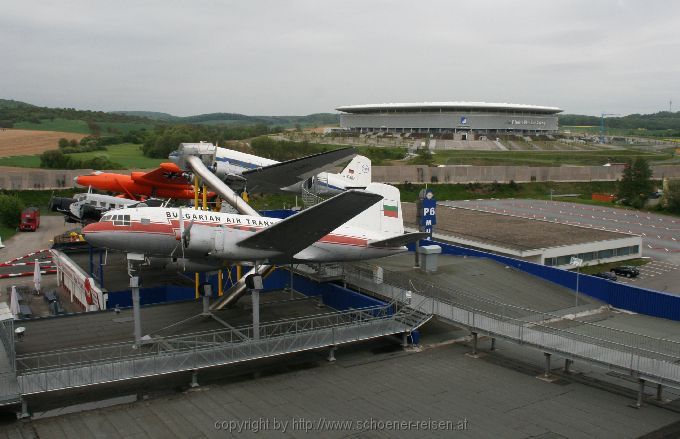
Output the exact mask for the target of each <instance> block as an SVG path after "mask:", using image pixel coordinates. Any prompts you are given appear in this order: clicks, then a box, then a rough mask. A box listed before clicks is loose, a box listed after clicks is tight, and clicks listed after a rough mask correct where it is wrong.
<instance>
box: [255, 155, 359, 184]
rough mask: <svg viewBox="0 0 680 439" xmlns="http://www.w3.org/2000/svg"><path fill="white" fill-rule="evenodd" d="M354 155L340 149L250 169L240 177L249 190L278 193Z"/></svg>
mask: <svg viewBox="0 0 680 439" xmlns="http://www.w3.org/2000/svg"><path fill="white" fill-rule="evenodd" d="M356 153H357V152H356V150H355V149H354V148H341V149H336V150H333V151H327V152H322V153H319V154H313V155H309V156H306V157H302V158H299V159H293V160H288V161H286V162H281V163H276V164H274V165H269V166H263V167H260V168H255V169H250V170H247V171H244V172H243V174H242V175H243V176H244V177H245V178H246V179H247V180H248V189H249V190H256V191H258V192H279V191H281V189H282V188H284V187H288V186H290V185H293V184H295V183H297V182H300V181H303V180H306V179H308V178H309V177H311V176H313V175H316V174H318V173H320V172H323V171H326V170H328V169H331V168H333V167H334V166H336V165H337V164H339V163H342V162H343V161H345V160H347V159H348V158H349V157H351V156H353V155H355V154H356Z"/></svg>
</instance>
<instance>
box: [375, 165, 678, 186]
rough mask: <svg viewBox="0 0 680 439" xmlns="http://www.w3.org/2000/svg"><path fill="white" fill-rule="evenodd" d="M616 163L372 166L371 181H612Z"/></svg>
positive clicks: (664, 169) (661, 172)
mask: <svg viewBox="0 0 680 439" xmlns="http://www.w3.org/2000/svg"><path fill="white" fill-rule="evenodd" d="M652 169H653V171H654V177H655V178H663V177H668V178H680V166H668V165H664V166H653V167H652ZM622 171H623V165H617V166H555V167H550V166H444V167H428V166H374V167H373V181H374V182H382V183H403V182H405V181H410V182H412V183H432V182H433V181H432V177H436V179H437V182H438V183H477V182H478V183H492V182H494V181H497V182H499V183H508V182H510V180H514V181H515V182H517V183H525V182H531V181H615V180H617V179H620V178H621V172H622Z"/></svg>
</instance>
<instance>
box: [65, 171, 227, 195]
mask: <svg viewBox="0 0 680 439" xmlns="http://www.w3.org/2000/svg"><path fill="white" fill-rule="evenodd" d="M74 180H75V182H76V183H78V184H79V185H81V186H91V187H92V188H94V189H98V190H102V191H111V192H118V193H120V194H123V195H124V196H125V197H126V198H131V199H133V200H138V199H140V198H141V197H156V198H178V199H187V200H190V199H193V198H194V187H193V185H192V184H191V182H190V181H189V180H187V178H186V176H185V175H184V173H183V172H182V170H181V169H180V168H179V166H177V165H176V164H174V163H161V164H160V165H159V168H158V169H155V170H153V171H151V172H132V174H130V175H125V174H113V173H109V172H100V171H96V172H93V173H92V174H89V175H81V176H79V177H76V178H75V179H74ZM214 196H215V194H214V193H213V192H209V193H208V197H210V198H212V197H214Z"/></svg>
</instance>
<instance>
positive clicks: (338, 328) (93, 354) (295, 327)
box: [17, 304, 430, 395]
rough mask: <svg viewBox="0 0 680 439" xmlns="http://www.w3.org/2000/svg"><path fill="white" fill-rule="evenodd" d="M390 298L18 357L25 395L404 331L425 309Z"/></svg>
mask: <svg viewBox="0 0 680 439" xmlns="http://www.w3.org/2000/svg"><path fill="white" fill-rule="evenodd" d="M396 308H398V309H396V310H395V305H393V304H390V305H387V306H379V307H369V308H363V309H357V310H350V311H345V312H336V313H326V314H320V315H316V316H311V317H306V318H302V319H287V320H281V321H278V322H274V323H270V324H267V325H260V328H259V338H256V337H254V332H253V328H252V326H245V327H239V328H233V329H227V330H221V331H209V332H203V333H195V334H189V335H182V336H175V337H159V338H154V339H153V340H151V341H150V342H149V343H147V344H145V345H143V346H142V347H141V348H139V349H133V345H132V343H116V344H108V345H101V346H94V347H90V348H78V349H64V350H59V351H52V352H44V353H39V354H32V355H23V356H20V357H17V373H18V376H17V381H18V383H19V386H20V388H21V393H22V394H23V395H29V394H35V393H42V392H49V391H54V390H62V389H69V388H74V387H82V386H91V385H96V384H102V383H110V382H114V381H121V380H127V379H133V378H144V377H151V376H157V375H162V374H166V373H174V372H181V371H189V370H197V369H202V368H206V367H214V366H222V365H228V364H233V363H238V362H243V361H250V360H257V359H260V358H267V357H274V356H277V355H285V354H290V353H294V352H301V351H307V350H314V349H320V348H327V347H332V346H338V345H342V344H346V343H353V342H358V341H362V340H369V339H372V338H378V337H384V336H387V335H394V334H401V333H408V332H410V331H412V330H413V329H415V328H416V327H418V326H420V325H422V324H423V323H424V322H425V321H427V319H429V317H430V316H429V315H428V314H424V313H422V312H420V311H418V310H415V309H410V308H406V307H399V306H396Z"/></svg>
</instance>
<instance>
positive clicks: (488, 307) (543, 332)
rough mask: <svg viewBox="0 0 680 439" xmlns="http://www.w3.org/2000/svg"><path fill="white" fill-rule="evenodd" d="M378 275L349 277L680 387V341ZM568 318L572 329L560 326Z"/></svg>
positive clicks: (498, 332) (490, 328) (425, 308)
mask: <svg viewBox="0 0 680 439" xmlns="http://www.w3.org/2000/svg"><path fill="white" fill-rule="evenodd" d="M373 273H374V271H372V270H367V269H366V268H363V267H357V266H348V267H346V268H345V276H346V277H345V279H346V281H347V282H348V283H350V284H351V285H353V286H354V287H357V288H359V289H362V290H365V291H368V292H372V293H374V294H378V295H381V296H383V297H388V298H390V299H392V300H395V301H399V302H404V301H406V300H407V299H406V296H407V294H409V295H410V296H411V303H412V305H411V306H412V307H414V308H416V309H418V310H420V311H422V312H424V313H431V314H434V315H437V316H440V317H443V318H445V319H447V320H450V321H452V322H454V323H457V324H461V325H463V326H465V327H467V328H469V329H470V330H471V331H474V332H481V333H486V334H489V335H493V336H498V337H503V338H506V339H509V340H512V341H515V342H518V343H521V344H527V345H532V346H534V347H537V348H540V349H543V350H545V351H546V352H554V353H560V354H563V355H565V356H567V357H570V358H580V359H584V360H587V361H591V362H595V363H599V364H602V365H606V366H608V367H610V368H614V369H618V370H624V371H626V372H629V373H633V374H635V375H638V376H640V377H644V378H646V379H651V380H655V381H658V382H663V383H665V384H670V385H673V386H676V387H677V386H679V385H680V364H678V362H680V342H677V341H674V340H668V339H662V338H655V337H651V336H647V335H643V334H636V333H633V332H630V331H625V330H621V329H615V328H609V327H606V326H603V325H599V324H597V323H592V322H586V321H582V320H578V319H575V318H565V316H563V315H558V314H553V313H547V312H542V311H536V310H532V309H529V308H525V307H521V306H517V305H511V304H506V303H501V302H497V301H493V300H490V299H484V298H480V297H475V296H473V295H471V294H469V293H466V292H463V291H459V290H453V289H448V288H444V287H442V286H438V285H435V284H433V283H430V282H427V281H424V280H421V279H413V278H411V277H409V276H407V275H406V274H404V273H399V272H392V271H388V270H382V273H381V276H380V277H376V276H375V275H373ZM407 292H408V293H407ZM565 322H566V323H568V325H569V327H567V328H564V327H559V326H558V325H560V324H562V325H564V324H565Z"/></svg>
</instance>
